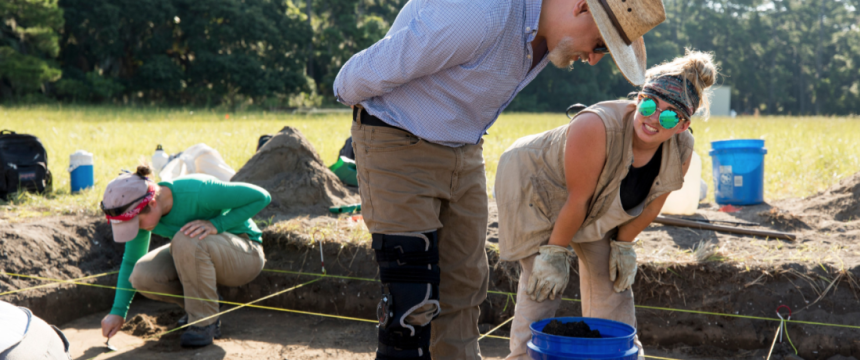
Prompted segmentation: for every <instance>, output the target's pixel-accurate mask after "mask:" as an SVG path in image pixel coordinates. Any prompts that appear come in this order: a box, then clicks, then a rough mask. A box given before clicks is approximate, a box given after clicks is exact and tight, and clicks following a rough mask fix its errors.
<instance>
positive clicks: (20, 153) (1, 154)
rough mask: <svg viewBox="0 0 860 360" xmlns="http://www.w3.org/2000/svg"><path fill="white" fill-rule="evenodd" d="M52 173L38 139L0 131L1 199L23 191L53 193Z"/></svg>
mask: <svg viewBox="0 0 860 360" xmlns="http://www.w3.org/2000/svg"><path fill="white" fill-rule="evenodd" d="M52 182H53V181H52V179H51V171H49V170H48V153H47V152H46V151H45V147H44V146H42V142H41V141H39V138H37V137H35V136H33V135H26V134H18V133H15V132H14V131H10V130H3V131H0V198H2V199H3V200H8V198H9V194H12V193H15V192H18V190H19V189H20V190H24V191H29V192H37V193H43V192H45V191H51V185H52Z"/></svg>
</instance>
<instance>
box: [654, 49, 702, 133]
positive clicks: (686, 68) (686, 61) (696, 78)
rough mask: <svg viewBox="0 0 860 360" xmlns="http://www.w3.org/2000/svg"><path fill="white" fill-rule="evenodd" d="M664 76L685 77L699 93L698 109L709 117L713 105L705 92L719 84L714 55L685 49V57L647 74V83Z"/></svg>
mask: <svg viewBox="0 0 860 360" xmlns="http://www.w3.org/2000/svg"><path fill="white" fill-rule="evenodd" d="M663 75H675V76H678V75H680V76H683V78H684V80H685V81H689V82H690V83H692V84H693V86H694V87H695V88H696V92H698V93H699V98H700V100H699V103H698V104H696V105H697V108H699V109H704V110H703V115H704V116H705V117H707V116H708V115H709V112H708V108H709V107H710V104H711V101H710V100H711V99H710V93H709V92H707V91H705V90H707V89H708V88H710V87H711V86H713V85H714V84H715V83H716V82H717V76H718V75H719V69H718V68H717V65H715V64H714V55H713V54H711V53H707V52H703V51H697V50H692V49H689V48H688V49H685V52H684V56H683V57H677V58H675V59H673V60H671V61H667V62H664V63H662V64H660V65H657V66H654V67H652V68H650V69H648V71H647V72H645V82H648V81H651V79H653V78H656V77H660V76H663Z"/></svg>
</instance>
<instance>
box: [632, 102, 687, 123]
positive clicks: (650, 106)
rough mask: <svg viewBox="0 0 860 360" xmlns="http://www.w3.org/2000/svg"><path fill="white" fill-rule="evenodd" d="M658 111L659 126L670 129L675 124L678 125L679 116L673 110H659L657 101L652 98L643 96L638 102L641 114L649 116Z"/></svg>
mask: <svg viewBox="0 0 860 360" xmlns="http://www.w3.org/2000/svg"><path fill="white" fill-rule="evenodd" d="M657 111H659V112H660V126H662V127H663V128H664V129H666V130H671V129H673V128H674V127H675V126H678V123H680V122H681V117H680V116H679V115H678V113H677V112H675V110H669V109H666V110H659V109H657V102H656V101H654V99H652V98H647V97H646V98H644V99H642V101H641V102H639V113H640V114H642V116H651V115H654V113H655V112H657Z"/></svg>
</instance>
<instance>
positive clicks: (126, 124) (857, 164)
mask: <svg viewBox="0 0 860 360" xmlns="http://www.w3.org/2000/svg"><path fill="white" fill-rule="evenodd" d="M225 115H227V114H225V113H223V112H215V111H211V110H199V109H195V110H188V109H184V110H183V109H175V108H173V109H157V108H121V107H78V106H73V107H69V106H58V105H52V106H35V107H0V129H10V130H13V131H16V132H18V133H27V134H33V135H36V136H38V137H39V138H41V139H42V141H43V143H44V144H45V146H46V147H47V150H48V158H49V167H50V169H51V172H52V173H53V174H54V189H55V192H54V194H52V195H49V196H47V197H42V196H32V195H23V196H20V197H19V198H18V199H15V200H13V201H12V202H9V203H6V204H5V205H4V209H5V211H6V212H7V213H10V212H11V213H14V214H16V216H24V217H26V216H39V215H48V214H57V213H64V214H69V213H83V212H85V213H97V204H98V202H99V200H100V198H101V194H102V192H103V190H104V186H105V185H106V184H107V183H108V182H109V181H110V180H111V179H112V178H113V177H114V176H116V175H117V173H118V172H119V171H120V169H133V168H134V167H135V165H136V164H137V163H138V161H139V160H140V158H141V157H144V158H146V159H149V158H150V157H151V156H152V153H153V151H154V150H155V146H156V145H157V144H162V145H163V146H164V149H165V151H167V152H169V153H175V152H178V151H182V150H184V149H185V148H187V147H189V146H191V145H194V144H197V143H201V142H202V143H205V144H207V145H209V146H212V147H213V148H215V149H217V150H218V151H219V152H220V153H221V155H222V156H223V157H224V159H225V160H226V161H227V163H228V164H229V165H230V166H232V167H233V168H234V169H236V170H238V169H239V168H240V167H242V165H243V164H244V163H245V162H246V161H247V160H248V159H249V158H250V157H251V156H252V155H253V153H254V151H255V149H256V144H257V138H258V137H259V136H260V135H262V134H274V133H276V132H277V131H278V130H280V129H281V128H282V127H284V126H293V127H296V128H298V129H299V130H300V131H301V132H302V133H303V134H304V135H305V136H306V137H307V138H308V139H309V140H310V141H311V143H313V145H314V147H315V148H316V150H317V151H318V152H319V154H320V156H321V157H322V159H323V161H325V162H326V164H331V163H333V162H334V161H335V159H336V157H337V153H338V151H339V150H340V148H341V146H343V142H344V140H345V139H346V138H347V137H348V136H349V126H350V117H349V115H348V114H346V113H343V114H325V115H320V114H318V115H292V114H285V113H270V112H242V113H234V114H233V113H231V114H229V119H226V116H225ZM567 121H568V120H567V118H566V117H565V116H564V115H563V114H519V113H506V114H504V115H502V117H501V118H500V119H499V121H498V122H497V123H496V124H495V125H494V126H493V127H492V128H491V129H490V131H489V132H490V134H489V135H488V136H486V138H485V145H484V156H485V159H486V162H487V178H488V181H489V185H490V188H491V186H492V184H493V181H494V179H495V171H496V163H497V162H498V159H499V156H500V155H501V153H502V152H503V151H504V150H505V149H506V148H507V147H508V146H509V145H510V144H511V143H512V142H513V141H514V140H516V139H517V138H519V137H522V136H525V135H529V134H534V133H537V132H541V131H544V130H548V129H551V128H554V127H556V126H560V125H562V124H565V123H567ZM693 128H694V129H695V133H694V135H695V137H696V151H697V152H698V154H699V155H700V156H701V157H702V162H703V171H702V174H703V175H702V177H703V178H704V179H705V181H706V182H707V183H708V184H709V186H710V187H711V189H710V191H709V195H708V196H709V197H710V198H713V188H712V182H711V177H712V175H711V161H710V156H708V150H709V149H710V142H711V141H714V140H723V139H741V138H756V139H758V138H761V139H765V145H766V147H767V149H768V155H767V156H766V160H765V163H766V166H765V169H766V170H765V172H766V175H765V198H766V199H768V200H775V199H780V198H785V197H800V196H807V195H810V194H812V193H815V192H817V191H819V190H822V189H824V188H826V187H828V186H829V185H831V184H832V183H834V182H836V181H837V180H839V179H841V178H843V177H846V176H848V175H851V174H853V173H855V172H857V171H860V159H858V154H860V119H858V118H845V117H843V118H830V117H827V118H825V117H761V118H752V117H741V118H737V119H729V118H712V119H710V120H709V121H707V122H705V121H702V120H698V121H696V120H694V124H693ZM78 149H83V150H87V151H89V152H92V153H94V154H95V178H96V186H95V188H94V189H93V190H92V191H86V192H83V193H82V194H77V195H71V194H70V193H69V186H70V185H69V173H68V172H67V171H66V168H67V166H68V162H69V155H70V154H71V153H73V152H74V151H76V150H78Z"/></svg>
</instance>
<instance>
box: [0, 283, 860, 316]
mask: <svg viewBox="0 0 860 360" xmlns="http://www.w3.org/2000/svg"><path fill="white" fill-rule="evenodd" d="M263 271H265V272H273V273H283V274H294V275H304V276H317V277H329V278H338V279H347V280H359V281H371V282H379V280H376V279H369V278H359V277H350V276H341V275H323V274H317V273H303V272H296V271H288V270H275V269H263ZM0 274H5V275H8V276H18V277H25V278H32V279H39V280H47V281H55V282H63V283H70V284H76V285H83V286H92V287H101V288H106V289H114V290H123V291H137V292H139V293H146V294H154V295H161V296H168V297H177V298H183V299H191V300H200V301H209V302H219V301H218V300H210V299H200V298H193V297H185V296H182V295H175V294H165V293H159V292H154V291H142V290H135V289H127V288H117V287H113V286H108V285H99V284H88V283H81V282H77V281H74V280H61V279H51V278H44V277H39V276H32V275H22V274H14V273H7V272H0ZM487 293H490V294H500V295H509V296H514V295H516V294H515V293H510V292H503V291H494V290H490V291H487ZM562 300H564V301H573V302H582V300H580V299H570V298H562ZM220 303H223V304H228V305H237V306H238V305H242V303H234V302H229V301H220ZM635 306H636V307H637V308H639V309H647V310H661V311H672V312H683V313H690V314H699V315H711V316H725V317H733V318H741V319H751V320H764V321H781V320H780V319H778V318H769V317H762V316H752V315H737V314H726V313H718V312H710V311H699V310H687V309H675V308H667V307H659V306H648V305H635ZM785 321H786V322H788V323H795V324H804V325H817V326H832V327H841V328H848V329H857V330H860V326H857V325H846V324H832V323H822V322H815V321H802V320H785Z"/></svg>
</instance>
